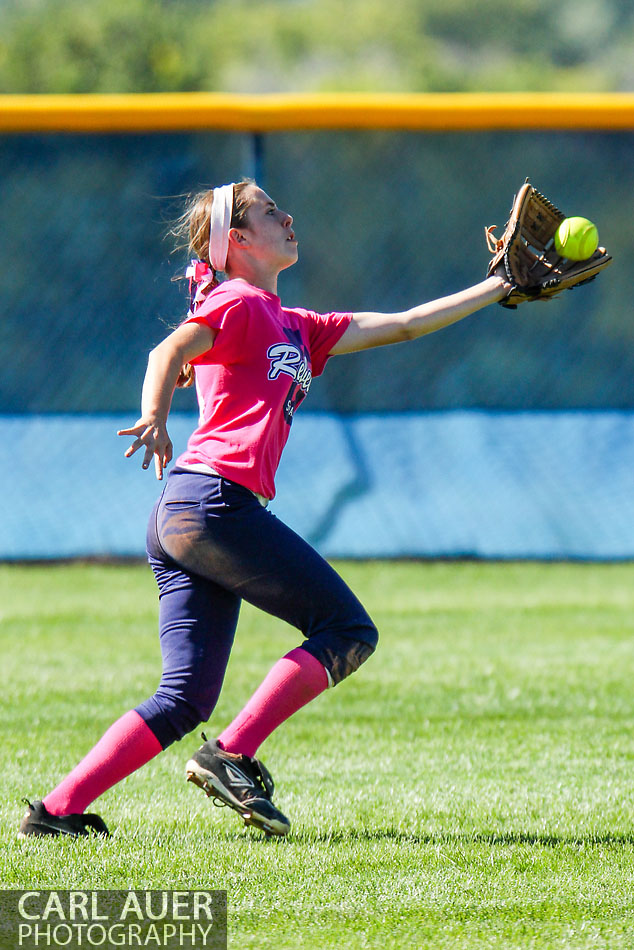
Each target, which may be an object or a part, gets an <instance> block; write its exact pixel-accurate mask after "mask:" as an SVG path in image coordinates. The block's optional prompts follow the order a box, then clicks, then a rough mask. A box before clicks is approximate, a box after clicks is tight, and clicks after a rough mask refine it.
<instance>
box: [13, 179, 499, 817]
mask: <svg viewBox="0 0 634 950" xmlns="http://www.w3.org/2000/svg"><path fill="white" fill-rule="evenodd" d="M177 231H178V233H181V234H185V233H186V235H187V241H188V244H189V248H190V250H191V252H193V253H195V254H196V255H197V257H198V260H197V261H193V262H192V264H191V265H190V269H189V271H188V274H189V276H190V281H191V289H192V305H191V309H190V312H189V314H188V316H187V318H186V319H185V321H184V322H183V323H182V324H181V325H180V326H179V327H178V328H177V329H176V330H174V332H172V333H171V334H170V335H169V336H168V337H167V338H166V339H165V340H164V341H163V342H162V343H161V344H159V346H157V347H156V348H155V349H154V350H153V351H152V352H151V354H150V356H149V360H148V369H147V373H146V376H145V381H144V384H143V392H142V400H141V416H140V418H139V420H138V421H137V422H136V424H135V425H133V426H131V427H130V428H129V429H122V430H121V431H120V432H119V435H122V436H128V437H132V438H133V441H132V443H131V445H130V446H129V448H128V449H127V451H126V453H125V454H126V456H127V457H130V456H131V455H133V454H134V453H135V452H137V451H139V450H143V453H144V454H143V462H142V464H143V468H144V469H147V468H148V467H149V465H150V463H151V462H152V460H154V465H155V469H156V475H157V478H159V479H162V478H163V473H164V470H165V468H166V466H167V465H168V464H169V462H170V461H171V459H172V444H171V442H170V438H169V435H168V432H167V428H166V424H167V416H168V413H169V409H170V404H171V400H172V396H173V393H174V389H175V387H176V386H177V385H187V384H188V383H189V382H190V381H191V380H192V377H194V378H195V384H196V391H197V397H198V404H199V410H200V418H199V423H198V426H197V428H196V430H195V431H194V432H193V434H192V435H191V437H190V439H189V442H188V444H187V448H186V449H185V451H184V452H183V454H182V455H181V456H180V457H179V458H178V459H177V460H176V464H175V466H174V467H173V468H172V469H171V471H170V473H169V476H168V478H167V479H166V484H165V488H164V490H163V493H162V495H161V497H160V499H159V501H158V502H157V504H156V506H155V508H154V510H153V512H152V515H151V517H150V523H149V527H148V536H147V551H148V558H149V561H150V564H151V566H152V569H153V571H154V574H155V576H156V580H157V583H158V587H159V602H160V607H159V629H160V644H161V652H162V658H163V672H162V677H161V681H160V684H159V686H158V688H157V690H156V692H155V693H154V695H152V696H151V697H149V698H148V699H146V700H145V701H144V702H142V703H140V705H138V706H137V707H136V708H135V709H133V710H130V711H129V712H127V713H125V715H123V716H122V717H121V718H120V719H119V720H118V721H117V722H115V723H114V724H113V725H112V726H111V727H110V728H109V729H108V731H107V732H106V733H105V735H104V736H103V737H102V739H101V740H100V741H99V742H98V743H97V745H96V746H95V747H94V748H93V749H92V751H90V752H89V753H88V755H87V756H86V757H85V758H84V759H83V760H82V762H80V763H79V765H78V766H77V767H76V768H75V769H74V770H73V771H72V772H71V773H70V774H69V775H68V776H66V778H64V779H63V781H62V782H61V783H60V784H59V785H58V786H57V787H56V788H55V789H54V790H53V791H52V792H50V793H49V794H48V795H47V796H46V797H45V798H44V799H43V801H35V802H33V803H32V804H31V803H27V804H28V811H27V814H26V816H25V817H24V819H23V821H22V824H21V826H20V833H21V834H22V835H58V834H68V835H75V836H78V835H85V834H88V833H89V832H91V831H95V832H98V833H102V834H107V828H106V825H105V824H104V822H103V821H102V819H101V818H99V817H98V816H97V815H88V814H85V809H86V808H87V806H88V805H89V804H90V803H91V802H92V801H94V799H96V798H97V797H98V796H99V795H101V794H103V792H105V791H106V790H107V789H108V788H110V787H111V786H113V785H114V784H115V783H117V782H119V781H121V780H122V779H123V778H125V777H126V776H127V775H129V774H130V773H131V772H133V771H135V770H136V769H138V768H140V767H141V766H142V765H144V764H145V763H146V762H148V761H149V760H150V759H152V758H153V757H154V756H155V755H157V754H158V753H159V752H161V751H162V750H163V749H166V748H167V747H168V746H169V745H170V744H171V743H173V742H175V741H176V740H178V739H181V738H182V737H183V736H185V735H187V734H188V733H189V732H191V731H192V730H193V729H194V728H195V727H196V726H197V725H198V724H199V723H201V722H203V721H206V720H207V719H208V718H209V716H210V715H211V713H212V711H213V709H214V706H215V704H216V702H217V699H218V696H219V694H220V690H221V687H222V681H223V677H224V673H225V669H226V666H227V662H228V660H229V654H230V652H231V647H232V643H233V637H234V633H235V630H236V625H237V622H238V612H239V609H240V603H241V601H242V600H243V599H244V600H247V601H248V602H249V603H252V604H254V605H256V606H257V607H260V608H261V609H262V610H265V611H267V612H268V613H270V614H273V615H275V616H276V617H279V618H281V619H283V620H285V621H287V622H288V623H289V624H291V625H293V626H295V627H297V628H298V629H299V630H300V631H301V633H302V634H303V637H304V639H303V640H302V642H301V644H300V645H299V646H298V647H296V648H295V649H293V650H291V651H290V653H288V654H286V656H284V657H282V658H281V659H280V660H279V661H278V662H277V663H276V664H275V665H274V666H273V668H272V669H271V670H270V672H269V673H268V675H267V676H266V678H265V679H264V681H263V682H262V684H261V685H260V686H259V688H258V689H257V690H256V692H255V693H254V695H253V696H252V697H251V699H250V700H249V701H248V703H247V705H246V706H245V708H244V709H243V710H242V711H241V712H240V713H239V714H238V716H237V718H236V719H235V720H234V721H233V722H232V723H230V724H229V725H228V726H227V728H226V729H225V730H224V732H222V733H221V735H220V736H219V737H218V738H217V739H214V740H212V741H207V740H206V737H205V736H204V735H203V739H204V740H205V741H204V744H203V745H202V746H201V747H200V749H198V751H197V752H195V753H194V754H193V755H192V756H191V758H190V759H189V761H188V762H187V764H186V774H187V778H188V779H189V780H190V781H192V782H194V783H195V784H196V785H198V786H200V787H201V788H202V789H204V790H205V792H206V793H207V794H208V795H210V796H213V797H214V799H217V800H220V801H221V802H223V803H225V804H226V805H229V806H230V807H231V808H233V809H234V810H235V811H236V812H238V814H239V815H240V816H241V817H242V819H243V820H244V821H245V822H246V823H247V824H251V825H254V826H256V827H257V828H260V829H262V830H263V831H265V832H266V833H267V834H273V835H285V834H287V832H288V831H289V828H290V823H289V821H288V819H287V818H286V817H285V815H283V814H282V812H281V811H280V810H279V809H278V808H277V807H276V806H275V805H274V804H273V800H272V799H273V792H274V786H273V780H272V778H271V775H270V773H269V772H268V771H267V769H266V768H265V767H264V765H263V764H262V763H261V762H260V761H259V760H258V759H257V758H255V755H256V752H257V750H258V748H259V746H260V745H261V743H262V742H263V741H264V739H266V737H267V736H269V735H270V734H271V732H272V731H273V730H274V729H276V728H277V727H278V726H279V725H280V724H281V723H282V722H284V721H285V720H286V719H288V717H289V716H291V715H292V714H293V713H294V712H296V711H297V710H298V709H299V708H300V707H302V706H303V705H305V704H306V703H307V702H309V701H310V700H312V699H314V698H315V697H316V696H317V695H319V694H320V693H321V692H323V691H324V690H325V689H326V688H327V687H329V686H335V685H336V684H337V683H339V682H340V681H341V680H343V679H345V677H347V676H349V675H350V674H351V673H353V672H354V671H355V670H357V669H358V667H359V666H360V665H361V664H362V663H364V662H365V660H367V658H368V657H369V656H370V655H371V653H372V652H373V651H374V649H375V647H376V643H377V631H376V628H375V626H374V624H373V623H372V620H371V619H370V617H369V616H368V614H367V612H366V611H365V609H364V608H363V607H362V605H361V604H360V602H359V601H358V600H357V598H356V597H355V595H354V594H353V593H352V591H351V590H350V589H349V588H348V587H347V586H346V584H345V583H344V582H343V580H342V579H341V578H340V577H339V576H338V574H337V573H336V572H335V571H334V570H333V569H332V568H331V567H330V566H329V565H328V563H327V562H326V561H325V560H324V559H323V558H321V557H320V556H319V555H318V554H317V553H316V552H315V551H314V550H313V549H312V548H311V547H310V545H308V544H307V543H306V542H305V541H304V540H302V538H300V537H299V536H298V535H296V534H295V533H294V532H293V531H291V530H290V529H289V528H288V527H286V525H284V524H283V523H282V522H281V521H279V520H278V519H277V518H276V517H275V516H274V515H273V514H271V512H270V511H269V510H268V508H267V505H268V502H269V501H270V499H272V498H273V497H274V495H275V485H274V477H275V472H276V469H277V466H278V463H279V460H280V455H281V452H282V450H283V448H284V445H285V443H286V440H287V438H288V435H289V431H290V426H291V423H292V420H293V415H294V413H295V411H296V410H297V408H298V406H299V405H300V403H301V402H302V401H303V399H304V398H305V396H306V395H307V393H308V391H309V388H310V384H311V380H312V377H313V376H318V375H319V374H320V373H321V372H322V371H323V369H324V366H325V364H326V361H327V360H328V358H329V357H330V356H334V355H339V354H342V353H351V352H353V351H355V350H363V349H366V348H368V347H373V346H381V345H384V344H387V343H396V342H400V341H403V340H410V339H414V338H416V337H418V336H421V335H422V334H425V333H430V332H432V331H434V330H439V329H441V328H442V327H445V326H448V325H449V324H451V323H454V322H455V321H457V320H461V319H462V318H463V317H466V316H467V315H468V314H470V313H473V312H475V311H477V310H479V309H481V308H483V307H485V306H487V305H488V304H490V303H494V302H496V301H499V300H501V299H502V298H503V297H504V296H505V294H506V293H507V292H508V290H509V286H508V285H507V284H505V282H504V280H503V278H502V277H498V276H495V275H494V276H491V277H489V278H487V279H486V280H484V281H482V282H481V283H479V284H477V285H475V286H473V287H470V288H468V289H466V290H464V291H461V292H460V293H457V294H454V295H451V296H448V297H444V298H441V299H439V300H435V301H433V302H431V303H426V304H423V305H421V306H417V307H414V308H412V309H411V310H407V311H405V312H403V313H393V314H385V313H328V314H317V313H313V312H311V311H309V310H303V309H287V308H285V307H282V306H281V303H280V299H279V297H278V296H277V279H278V275H279V274H280V272H281V271H283V270H284V269H285V268H287V267H290V266H291V265H292V264H294V263H295V261H296V260H297V240H296V238H295V232H294V230H293V219H292V217H291V216H290V215H289V214H286V212H284V211H281V210H280V209H279V208H278V207H277V206H276V204H275V203H274V202H273V201H272V200H271V198H269V196H268V195H267V194H266V193H265V192H264V191H263V190H262V189H261V188H259V187H258V186H257V185H256V184H255V183H254V182H252V181H243V182H240V183H238V184H232V185H224V186H222V187H220V188H216V189H214V190H213V191H207V192H203V193H201V194H199V195H197V196H196V197H195V198H194V199H193V200H192V202H191V203H190V205H189V207H188V208H187V210H186V212H185V214H184V216H183V218H182V219H181V222H180V226H179V228H178V229H177ZM219 272H224V274H225V276H226V280H224V281H223V282H222V283H218V281H217V278H216V274H217V273H219Z"/></svg>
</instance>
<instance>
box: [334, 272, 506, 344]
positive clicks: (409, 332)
mask: <svg viewBox="0 0 634 950" xmlns="http://www.w3.org/2000/svg"><path fill="white" fill-rule="evenodd" d="M509 290H510V285H509V284H507V283H506V282H505V281H504V280H503V279H502V278H501V277H487V279H486V280H483V281H482V282H481V283H479V284H475V285H474V286H473V287H468V288H467V289H466V290H461V291H460V292H459V293H457V294H451V295H450V296H448V297H439V298H438V300H431V301H429V303H424V304H420V305H419V306H418V307H412V309H411V310H404V311H403V312H402V313H355V314H353V315H352V321H351V322H350V324H349V325H348V327H347V329H346V331H345V333H344V334H343V336H342V337H341V339H340V340H339V341H338V342H337V343H336V344H335V346H334V347H333V348H332V350H331V351H330V355H331V356H336V355H338V354H340V353H353V352H355V351H356V350H367V349H369V348H370V347H373V346H385V345H386V344H388V343H402V342H403V341H405V340H415V339H416V337H419V336H423V335H424V334H425V333H433V332H434V331H435V330H442V329H443V327H448V326H449V325H450V324H452V323H457V321H458V320H462V319H464V317H468V316H469V314H471V313H475V312H476V311H477V310H482V308H483V307H487V306H488V305H489V304H491V303H497V302H498V301H499V300H503V299H504V297H506V295H507V293H508V292H509Z"/></svg>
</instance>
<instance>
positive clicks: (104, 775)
mask: <svg viewBox="0 0 634 950" xmlns="http://www.w3.org/2000/svg"><path fill="white" fill-rule="evenodd" d="M161 751H162V749H161V744H160V742H159V741H158V739H157V738H156V736H155V735H154V733H153V732H152V730H151V729H150V727H149V726H147V725H146V724H145V722H144V721H143V719H141V717H140V716H139V714H138V712H135V710H134V709H131V710H130V712H127V713H125V715H123V716H122V717H121V718H120V719H117V721H116V722H115V723H113V724H112V726H110V728H109V729H108V731H107V732H106V733H105V734H104V735H103V736H102V738H101V739H100V740H99V742H98V743H97V745H96V746H95V747H94V749H91V751H90V752H89V753H88V755H87V756H86V757H85V758H84V759H82V761H81V762H80V763H79V765H77V766H76V767H75V768H74V769H73V771H72V772H71V773H70V774H69V775H67V776H66V778H65V779H63V780H62V781H61V782H60V784H59V785H58V786H57V788H55V789H53V791H52V792H51V793H50V794H49V795H47V796H46V798H45V799H44V806H45V808H46V809H47V811H48V812H49V813H50V814H51V815H71V814H81V813H82V812H83V811H84V810H85V809H86V808H87V807H88V805H90V803H91V802H92V801H94V800H95V798H98V797H99V795H103V793H104V792H105V791H107V789H109V788H111V787H112V786H113V785H116V783H117V782H120V781H121V780H122V779H124V778H125V777H126V776H127V775H130V774H131V773H132V772H135V771H136V770H137V769H140V768H141V766H142V765H145V763H146V762H149V761H150V759H153V758H154V756H155V755H158V753H159V752H161Z"/></svg>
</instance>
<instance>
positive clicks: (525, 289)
mask: <svg viewBox="0 0 634 950" xmlns="http://www.w3.org/2000/svg"><path fill="white" fill-rule="evenodd" d="M565 218H566V215H565V214H563V212H561V211H560V210H559V208H556V207H555V205H554V204H553V203H552V202H551V201H549V200H548V199H547V198H545V197H544V196H543V195H542V194H540V193H539V192H538V191H537V189H536V188H533V186H532V185H531V184H530V182H529V181H528V179H527V180H526V182H525V183H524V184H523V185H522V187H521V188H520V190H519V192H518V193H517V195H516V196H515V199H514V201H513V207H512V208H511V216H510V218H509V220H508V221H507V223H506V228H505V230H504V234H503V235H502V237H501V238H497V237H496V235H495V234H494V231H495V228H496V227H497V225H493V226H492V227H489V228H485V233H486V239H487V244H488V247H489V250H490V252H491V253H492V254H493V257H492V259H491V262H490V263H489V269H488V271H487V277H490V276H491V274H493V273H497V274H499V275H502V276H504V277H505V278H506V280H507V281H508V282H509V283H510V284H512V289H511V290H510V291H509V293H508V295H507V296H506V297H505V299H504V300H501V301H500V303H501V305H502V306H503V307H509V308H510V309H513V310H514V309H515V308H516V307H517V305H518V304H520V303H524V302H525V301H531V300H549V299H550V298H551V297H554V296H555V294H559V293H561V291H562V290H570V289H571V288H572V287H578V286H579V285H580V284H585V283H587V282H588V281H590V280H594V278H595V277H596V276H597V274H598V273H599V271H600V270H603V268H604V267H607V265H608V264H609V263H610V262H611V261H612V258H611V257H610V255H609V254H608V252H607V251H606V249H605V248H604V247H598V248H597V250H596V251H595V252H594V254H593V255H592V257H589V258H588V259H587V260H585V261H571V260H568V258H566V257H560V256H559V255H558V254H557V251H556V250H555V248H554V245H553V237H554V234H555V231H556V230H557V228H558V227H559V225H560V224H561V222H562V221H563V220H564V219H565ZM502 268H503V270H502Z"/></svg>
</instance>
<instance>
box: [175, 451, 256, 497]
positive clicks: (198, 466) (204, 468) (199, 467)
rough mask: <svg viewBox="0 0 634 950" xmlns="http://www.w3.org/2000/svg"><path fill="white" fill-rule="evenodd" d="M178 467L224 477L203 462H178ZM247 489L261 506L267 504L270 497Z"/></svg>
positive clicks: (201, 473) (186, 470) (187, 470)
mask: <svg viewBox="0 0 634 950" xmlns="http://www.w3.org/2000/svg"><path fill="white" fill-rule="evenodd" d="M178 467H179V468H182V469H183V471H185V472H195V473H196V474H198V475H215V476H216V477H217V478H224V475H221V474H220V472H217V471H216V469H215V468H212V467H211V465H206V464H205V463H204V462H194V464H193V465H188V464H187V465H184V464H183V463H179V465H178ZM236 484H237V483H236ZM242 487H243V488H244V487H245V486H244V485H243V486H242ZM247 491H250V492H251V494H252V495H255V497H256V498H257V500H258V501H259V502H260V504H261V505H262V507H263V508H266V507H267V506H268V503H269V502H270V500H271V499H270V498H266V497H265V496H264V495H260V494H258V492H256V491H252V490H251V489H250V488H247Z"/></svg>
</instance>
